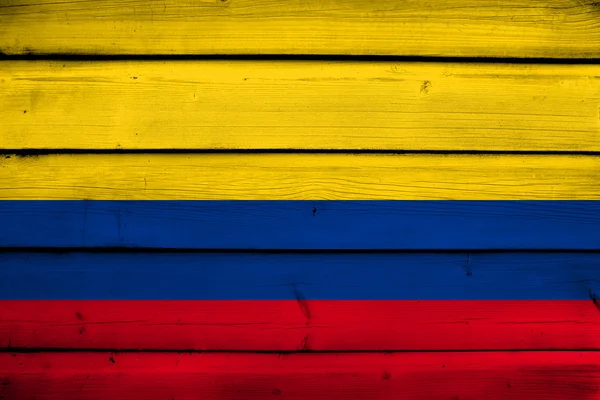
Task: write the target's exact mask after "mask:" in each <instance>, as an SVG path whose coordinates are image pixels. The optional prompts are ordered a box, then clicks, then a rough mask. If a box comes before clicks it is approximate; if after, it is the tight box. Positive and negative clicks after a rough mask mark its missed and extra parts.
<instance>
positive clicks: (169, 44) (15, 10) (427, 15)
mask: <svg viewBox="0 0 600 400" xmlns="http://www.w3.org/2000/svg"><path fill="white" fill-rule="evenodd" d="M599 13H600V11H599V8H598V3H597V2H594V1H593V0H545V1H536V2H530V1H526V0H512V1H511V0H502V1H497V0H493V1H492V0H486V1H479V0H467V1H465V0H435V1H430V2H426V3H424V2H421V1H397V0H383V1H378V2H373V1H369V0H356V1H352V2H344V3H343V4H340V3H339V2H338V1H335V0H314V1H309V2H306V1H300V0H293V1H281V0H263V1H253V0H218V1H217V0H202V1H195V2H193V3H190V2H186V1H184V0H166V1H165V0H160V1H158V0H149V1H146V0H143V1H128V2H118V1H114V0H101V1H76V2H73V1H68V0H58V1H48V0H45V1H37V2H28V1H25V0H8V1H4V2H3V3H2V6H1V7H0V51H2V52H4V53H8V54H30V53H33V54H45V53H68V54H72V53H74V54H341V55H346V54H359V55H409V56H475V57H482V56H486V57H598V56H600V27H599V26H598V24H597V19H598V15H599Z"/></svg>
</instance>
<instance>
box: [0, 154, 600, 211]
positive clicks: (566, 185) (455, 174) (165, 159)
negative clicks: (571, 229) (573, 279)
mask: <svg viewBox="0 0 600 400" xmlns="http://www.w3.org/2000/svg"><path fill="white" fill-rule="evenodd" d="M0 166H1V168H0V182H1V183H0V184H1V187H0V199H2V200H27V199H37V200H42V199H45V200H58V199H65V200H77V199H80V200H169V199H172V200H435V199H437V200H517V199H523V200H561V199H562V200H594V199H599V198H600V185H599V183H600V180H599V179H598V178H599V177H600V175H599V174H598V171H600V158H599V157H594V156H563V155H544V156H541V155H529V156H521V155H494V156H479V155H441V156H440V155H430V154H411V155H372V154H361V155H351V154H348V155H346V154H149V155H148V154H85V155H82V154H75V155H68V154H67V155H47V156H39V157H15V156H12V157H11V156H10V155H7V156H4V158H0Z"/></svg>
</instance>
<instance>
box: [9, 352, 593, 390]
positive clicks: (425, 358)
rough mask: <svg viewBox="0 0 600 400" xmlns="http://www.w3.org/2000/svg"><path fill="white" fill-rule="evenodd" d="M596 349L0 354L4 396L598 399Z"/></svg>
mask: <svg viewBox="0 0 600 400" xmlns="http://www.w3.org/2000/svg"><path fill="white" fill-rule="evenodd" d="M599 371H600V355H599V354H598V353H596V352H586V353H581V352H520V353H503V352H498V353H451V352H447V353H409V354H403V353H388V354H292V355H277V354H222V353H215V354H197V353H192V354H177V353H119V354H115V353H32V354H18V353H15V354H11V353H2V354H0V376H2V377H3V378H2V385H1V386H0V395H1V396H4V397H5V398H7V399H17V400H18V399H30V398H37V399H48V400H55V399H56V400H58V399H69V398H73V397H77V398H84V399H106V398H110V399H132V398H144V399H169V398H171V399H197V398H198V396H199V393H200V394H201V397H202V398H203V399H265V398H270V397H279V396H281V397H282V398H287V399H307V398H314V399H332V398H333V399H338V398H339V399H398V398H410V399H440V398H442V399H457V398H458V399H481V398H486V399H488V398H489V399H506V398H519V399H544V400H549V399H561V400H563V399H577V400H581V399H595V398H598V386H599V384H600V372H599Z"/></svg>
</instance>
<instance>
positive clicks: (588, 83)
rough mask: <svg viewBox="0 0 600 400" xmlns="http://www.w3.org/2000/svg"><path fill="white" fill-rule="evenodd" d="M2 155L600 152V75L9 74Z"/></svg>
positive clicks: (100, 66) (444, 67) (433, 70)
mask: <svg viewBox="0 0 600 400" xmlns="http://www.w3.org/2000/svg"><path fill="white" fill-rule="evenodd" d="M0 77H1V83H0V88H1V89H2V90H0V104H1V105H2V107H0V120H1V121H2V130H1V132H0V148H2V149H137V150H139V149H336V150H339V149H347V150H348V149H349V150H364V149H377V150H484V151H504V150H508V151H523V150H524V151H599V150H600V125H599V116H598V112H599V111H598V110H599V107H600V67H598V66H584V65H510V64H456V63H435V64H428V63H389V62H364V63H356V62H334V63H326V62H316V61H315V62H280V61H279V62H275V61H263V62H248V61H233V62H228V61H205V62H192V61H185V62H125V61H123V62H93V63H89V62H59V61H55V62H51V61H50V62H46V61H44V62H22V61H19V62H17V61H7V62H2V63H0Z"/></svg>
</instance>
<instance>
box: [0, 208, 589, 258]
mask: <svg viewBox="0 0 600 400" xmlns="http://www.w3.org/2000/svg"><path fill="white" fill-rule="evenodd" d="M0 220H2V222H3V226H2V229H1V230H0V247H4V248H15V247H27V248H32V247H46V248H56V247H63V248H65V247H66V248H103V247H113V248H117V247H118V248H133V249H139V248H154V249H156V248H161V249H223V250H226V249H263V250H291V249H295V250H318V249H320V250H435V251H439V250H463V249H471V250H496V249H505V250H515V249H520V250H569V251H571V250H598V249H600V233H599V232H600V202H599V201H579V200H559V201H552V200H542V201H523V200H507V201H490V200H475V201H460V200H455V201H446V200H439V201H437V200H427V201H422V200H415V201H408V200H403V201H386V200H382V201H378V200H368V201H337V200H326V201H309V200H296V201H291V200H273V201H258V200H249V201H240V200H233V201H223V200H200V201H192V200H188V201H174V200H171V201H159V200H153V201H149V200H140V201H135V200H122V201H100V200H85V201H81V200H53V201H45V200H18V201H13V200H9V201H0Z"/></svg>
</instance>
